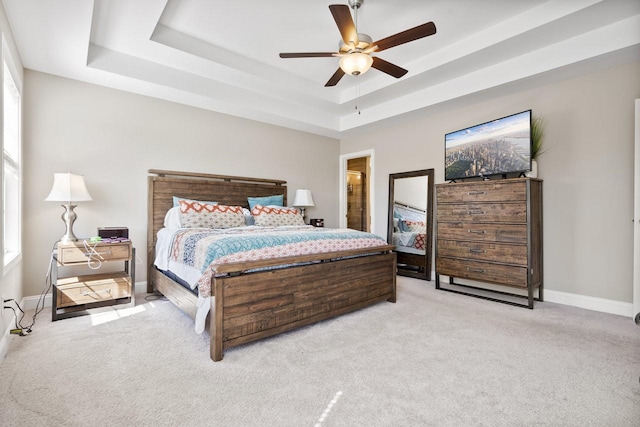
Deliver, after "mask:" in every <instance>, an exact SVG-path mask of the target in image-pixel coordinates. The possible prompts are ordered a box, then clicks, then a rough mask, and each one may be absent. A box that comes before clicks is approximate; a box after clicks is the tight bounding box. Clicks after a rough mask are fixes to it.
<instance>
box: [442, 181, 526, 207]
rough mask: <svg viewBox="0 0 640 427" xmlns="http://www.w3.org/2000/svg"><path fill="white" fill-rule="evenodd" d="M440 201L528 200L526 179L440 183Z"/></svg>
mask: <svg viewBox="0 0 640 427" xmlns="http://www.w3.org/2000/svg"><path fill="white" fill-rule="evenodd" d="M436 193H437V197H438V203H439V204H440V203H467V202H510V201H526V200H527V185H526V181H524V180H523V181H515V182H514V181H505V182H501V181H497V182H473V183H466V184H465V183H462V184H439V185H438V186H437V188H436Z"/></svg>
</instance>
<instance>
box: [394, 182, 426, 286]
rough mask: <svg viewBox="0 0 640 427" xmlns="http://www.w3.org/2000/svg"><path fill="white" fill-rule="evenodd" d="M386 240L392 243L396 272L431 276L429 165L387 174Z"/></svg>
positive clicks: (422, 276) (419, 276)
mask: <svg viewBox="0 0 640 427" xmlns="http://www.w3.org/2000/svg"><path fill="white" fill-rule="evenodd" d="M388 218H389V222H388V228H387V241H388V242H389V243H390V244H392V245H395V246H396V249H395V251H396V255H397V259H398V274H399V275H401V276H409V277H415V278H418V279H423V280H431V259H432V254H431V249H432V247H433V244H432V243H433V169H423V170H418V171H412V172H402V173H393V174H390V175H389V217H388Z"/></svg>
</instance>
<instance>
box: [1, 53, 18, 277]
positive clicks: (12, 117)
mask: <svg viewBox="0 0 640 427" xmlns="http://www.w3.org/2000/svg"><path fill="white" fill-rule="evenodd" d="M4 52H6V50H4ZM2 71H3V80H4V82H3V91H2V98H3V104H2V105H3V109H2V128H3V133H2V153H3V170H2V177H3V179H2V185H3V188H2V196H3V197H2V200H3V216H2V218H3V233H2V236H3V246H4V266H5V267H6V266H8V265H9V264H11V263H12V262H13V261H14V260H17V259H18V258H19V256H20V253H21V236H22V233H21V228H22V224H21V220H20V218H21V207H20V206H21V200H20V186H21V172H22V171H21V158H20V154H21V151H22V150H21V148H22V147H21V145H22V144H21V132H20V122H21V113H20V112H21V108H20V91H19V90H18V87H17V86H16V83H15V80H14V79H13V76H12V74H11V72H10V70H9V67H8V65H7V61H6V58H3V70H2Z"/></svg>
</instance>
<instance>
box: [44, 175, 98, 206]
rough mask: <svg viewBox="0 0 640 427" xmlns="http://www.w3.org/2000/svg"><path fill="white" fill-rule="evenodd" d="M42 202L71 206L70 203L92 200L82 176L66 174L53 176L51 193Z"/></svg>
mask: <svg viewBox="0 0 640 427" xmlns="http://www.w3.org/2000/svg"><path fill="white" fill-rule="evenodd" d="M44 200H45V201H47V202H67V203H69V204H71V202H84V201H88V200H93V199H92V198H91V195H90V194H89V191H88V190H87V186H86V184H85V183H84V176H82V175H76V174H73V173H71V172H67V173H55V174H53V186H52V187H51V192H50V193H49V195H48V196H47V198H46V199H44Z"/></svg>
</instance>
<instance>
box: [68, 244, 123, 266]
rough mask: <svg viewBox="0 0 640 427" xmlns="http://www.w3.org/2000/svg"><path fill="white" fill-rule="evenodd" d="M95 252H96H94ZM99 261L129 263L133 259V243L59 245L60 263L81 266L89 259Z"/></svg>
mask: <svg viewBox="0 0 640 427" xmlns="http://www.w3.org/2000/svg"><path fill="white" fill-rule="evenodd" d="M93 251H95V252H93ZM89 255H91V256H92V259H94V260H96V261H98V260H100V261H127V260H130V259H131V243H108V244H104V243H103V244H98V245H96V244H95V243H94V244H91V243H87V247H86V248H85V246H84V243H83V242H74V243H68V244H64V245H62V244H60V245H58V263H60V264H66V265H68V264H79V263H85V262H87V260H88V259H89Z"/></svg>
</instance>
